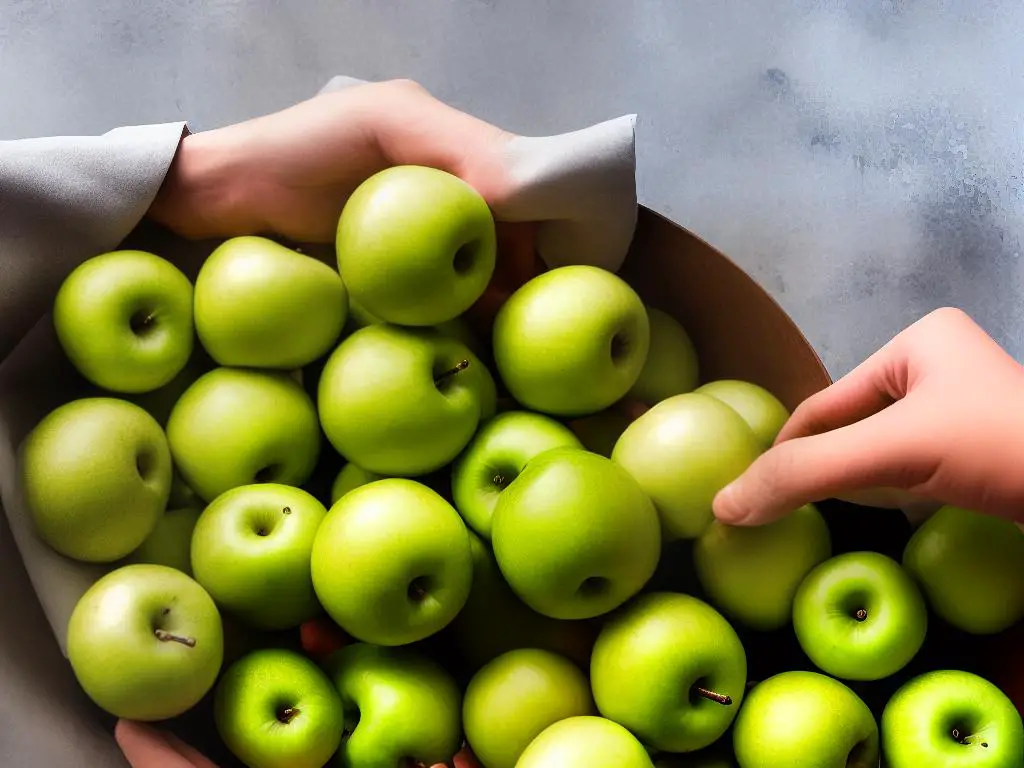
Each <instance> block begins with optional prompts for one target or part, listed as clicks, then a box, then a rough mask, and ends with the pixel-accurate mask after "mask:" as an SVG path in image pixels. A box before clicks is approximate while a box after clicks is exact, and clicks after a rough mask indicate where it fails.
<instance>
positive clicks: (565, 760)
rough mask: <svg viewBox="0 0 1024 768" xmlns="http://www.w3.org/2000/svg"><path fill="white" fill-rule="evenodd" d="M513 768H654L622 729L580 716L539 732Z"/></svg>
mask: <svg viewBox="0 0 1024 768" xmlns="http://www.w3.org/2000/svg"><path fill="white" fill-rule="evenodd" d="M516 768H653V764H652V763H651V757H650V755H648V754H647V750H646V749H644V745H643V744H641V743H640V742H639V741H637V739H636V737H635V736H634V735H633V734H631V733H630V732H629V731H627V730H626V729H625V728H623V727H622V726H621V725H619V724H618V723H613V722H612V721H611V720H606V719H604V718H603V717H595V716H593V715H580V716H577V717H567V718H565V719H564V720H559V721H558V722H557V723H554V724H552V725H549V726H548V727H547V728H545V729H544V730H543V731H541V732H540V735H538V736H537V738H535V739H534V740H533V741H531V742H530V745H529V746H528V747H527V748H526V749H525V750H524V751H523V754H522V756H521V757H520V758H519V762H518V763H516Z"/></svg>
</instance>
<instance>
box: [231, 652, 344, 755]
mask: <svg viewBox="0 0 1024 768" xmlns="http://www.w3.org/2000/svg"><path fill="white" fill-rule="evenodd" d="M214 722H215V724H216V727H217V733H218V734H219V735H220V737H221V739H222V740H223V742H224V745H225V746H226V747H227V748H228V749H230V750H231V752H232V753H233V754H234V755H235V757H237V758H238V759H239V760H241V761H242V762H243V763H245V764H246V765H247V766H249V767H250V768H323V765H324V764H325V763H327V761H328V760H330V759H331V755H333V754H334V753H335V751H336V750H337V749H338V746H339V745H340V744H341V736H342V723H343V720H342V708H341V697H340V696H339V695H338V691H337V690H336V689H335V687H334V685H333V683H332V682H331V680H330V679H329V678H328V677H327V675H326V674H324V672H323V671H322V670H321V669H320V668H319V667H318V666H317V665H316V664H314V663H313V662H312V661H310V660H309V659H307V658H306V657H305V656H302V655H300V654H298V653H296V652H294V651H290V650H286V649H284V648H265V649H260V650H256V651H252V652H250V653H248V654H246V655H245V656H243V657H242V658H240V659H238V661H236V662H234V663H233V664H232V665H231V666H230V667H228V668H227V670H226V671H225V672H224V675H223V676H222V677H221V679H220V682H219V683H217V690H216V694H215V697H214Z"/></svg>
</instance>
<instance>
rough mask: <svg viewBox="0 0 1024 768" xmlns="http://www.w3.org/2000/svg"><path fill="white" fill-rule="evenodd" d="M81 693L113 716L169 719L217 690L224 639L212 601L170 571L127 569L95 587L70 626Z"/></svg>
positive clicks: (70, 644) (195, 585)
mask: <svg viewBox="0 0 1024 768" xmlns="http://www.w3.org/2000/svg"><path fill="white" fill-rule="evenodd" d="M67 653H68V660H69V661H70V662H71V668H72V670H74V673H75V677H76V678H77V680H78V683H79V685H81V687H82V690H84V691H85V693H86V694H87V695H88V696H89V698H91V699H92V700H93V702H95V703H96V705H97V706H99V707H100V708H102V709H104V710H106V711H107V712H109V713H110V714H112V715H114V716H115V717H123V718H126V719H128V720H142V721H152V720H165V719H167V718H170V717H176V716H178V715H180V714H183V713H184V712H186V711H188V710H189V709H191V708H192V707H193V706H195V705H196V704H197V703H198V702H199V700H200V699H202V698H203V697H204V696H205V695H206V694H207V692H208V691H209V690H210V689H211V688H212V687H213V684H214V681H215V680H216V679H217V675H218V673H219V672H220V667H221V662H222V660H223V658H224V632H223V628H222V626H221V620H220V614H219V613H218V612H217V606H216V605H215V604H214V602H213V599H212V598H211V597H210V596H209V595H208V594H207V593H206V590H204V589H203V588H202V587H201V586H199V584H198V583H196V582H195V581H193V580H192V579H191V578H189V577H188V576H186V575H185V574H184V573H182V572H181V571H178V570H175V569H174V568H168V567H167V566H165V565H125V566H122V567H121V568H117V569H116V570H113V571H111V572H110V573H108V574H106V575H105V576H103V577H102V578H100V579H99V580H98V581H96V582H95V583H94V584H93V585H92V586H91V587H90V588H89V589H88V590H87V591H86V592H85V594H84V595H82V597H81V598H80V599H79V600H78V603H77V604H76V605H75V609H74V611H73V612H72V614H71V619H70V621H69V622H68V633H67Z"/></svg>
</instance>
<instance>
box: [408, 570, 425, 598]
mask: <svg viewBox="0 0 1024 768" xmlns="http://www.w3.org/2000/svg"><path fill="white" fill-rule="evenodd" d="M407 592H408V594H409V599H410V600H412V601H413V602H415V603H418V602H420V601H422V600H423V599H424V598H425V597H426V596H427V579H426V577H425V576H417V577H416V578H415V579H413V580H412V581H410V582H409V588H408V590H407Z"/></svg>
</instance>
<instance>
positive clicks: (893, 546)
mask: <svg viewBox="0 0 1024 768" xmlns="http://www.w3.org/2000/svg"><path fill="white" fill-rule="evenodd" d="M125 245H126V246H132V247H141V248H147V249H152V250H154V251H156V252H159V253H161V254H164V255H165V256H167V257H168V258H172V259H174V260H176V261H177V262H178V263H179V264H180V265H181V266H182V267H183V269H185V271H186V272H187V273H189V274H190V275H192V276H194V275H195V272H196V270H197V269H198V266H199V264H201V262H202V259H203V258H204V257H205V255H206V254H208V253H209V251H210V250H212V248H213V247H214V246H215V245H216V244H215V243H209V242H205V243H187V242H184V241H181V240H177V239H169V238H168V236H167V233H165V232H163V231H161V230H157V229H154V228H151V227H148V226H143V227H142V228H140V229H139V230H137V231H136V232H135V233H133V235H132V236H131V237H130V238H129V240H128V241H127V242H126V243H125ZM309 250H310V251H311V252H319V254H320V255H322V256H324V257H325V258H330V249H326V251H325V250H324V249H323V248H319V249H318V248H312V249H309ZM620 274H621V275H622V276H623V277H624V278H626V279H627V280H628V281H629V282H630V283H631V284H632V285H633V286H634V287H635V288H636V289H637V290H638V292H639V293H640V294H641V296H642V297H643V298H644V300H645V301H647V302H648V303H650V304H651V305H653V306H656V307H659V308H661V309H663V310H665V311H667V312H669V313H671V314H673V315H674V316H676V317H677V318H678V319H679V320H680V321H681V322H682V324H683V325H684V327H685V328H686V329H687V330H688V331H689V333H690V334H691V336H692V338H693V340H694V342H695V345H696V347H697V350H698V354H699V356H700V364H701V378H702V380H703V381H708V380H711V379H717V378H740V379H746V380H749V381H752V382H755V383H757V384H760V385H762V386H764V387H766V388H768V389H769V390H771V391H772V392H774V393H775V394H776V395H777V396H778V397H779V398H780V399H781V400H782V401H783V403H784V404H785V405H786V406H787V407H788V408H789V409H791V410H792V409H793V408H795V407H796V406H797V405H798V404H799V403H800V402H801V401H802V400H804V399H805V398H806V397H807V396H809V395H811V394H813V393H814V392H816V391H818V390H820V389H822V388H824V387H826V386H828V385H829V383H830V380H829V376H828V373H827V371H826V369H825V368H824V366H823V365H822V363H821V361H820V360H819V358H818V356H817V355H816V353H815V351H814V350H813V349H812V348H811V346H810V344H809V343H808V341H807V340H806V338H805V337H804V336H803V334H802V333H801V332H800V330H799V329H798V328H797V327H796V325H795V324H794V323H793V322H792V320H791V319H790V318H789V317H788V316H787V315H786V313H785V312H784V311H783V310H782V309H781V308H780V306H779V305H778V304H777V303H776V302H775V301H774V300H773V299H772V298H771V297H770V296H769V295H768V294H767V293H766V292H765V291H764V290H763V289H762V288H761V287H760V286H758V285H757V283H756V282H755V281H754V280H752V279H751V278H750V277H749V276H748V275H747V274H746V273H745V272H743V270H741V269H740V268H739V267H737V266H736V265H735V264H734V263H733V262H731V261H730V260H729V259H728V258H727V257H725V256H724V255H723V254H721V253H719V252H718V251H716V250H715V249H713V248H712V247H710V246H709V245H708V244H707V243H705V242H704V241H702V240H701V239H699V238H698V237H697V236H695V235H694V234H692V233H690V232H687V231H686V230H684V229H682V228H680V227H679V226H677V225H675V224H673V223H672V222H670V221H669V220H667V219H666V218H664V217H662V216H659V215H657V214H655V213H654V212H652V211H650V210H647V209H644V208H641V211H640V216H639V222H638V227H637V231H636V235H635V238H634V242H633V245H632V248H631V250H630V255H629V257H628V259H627V261H626V264H625V266H624V267H623V269H622V270H621V272H620ZM15 357H18V358H19V361H18V366H17V375H15V376H13V377H9V378H8V379H7V380H6V381H4V382H2V384H0V397H2V398H5V399H6V398H16V400H17V405H18V407H17V408H16V410H18V411H19V412H20V416H19V418H18V419H17V423H16V424H15V425H14V429H15V430H16V431H17V432H20V434H21V435H23V434H25V433H27V432H28V430H29V429H31V427H32V426H33V425H34V424H35V422H36V421H37V420H38V419H39V418H41V417H42V416H43V415H44V414H45V413H46V412H47V411H49V410H50V409H52V408H53V407H55V406H56V405H58V404H59V403H60V402H63V401H64V400H66V399H68V398H69V397H71V396H73V395H76V394H81V393H82V392H83V391H86V390H83V389H82V388H81V381H80V380H79V379H78V378H77V376H76V375H75V374H74V372H73V370H72V369H71V368H70V365H69V364H68V363H67V361H66V360H65V359H64V358H63V356H62V354H61V352H60V349H59V346H58V345H57V343H56V339H55V337H54V335H53V332H52V328H51V327H50V325H49V323H48V322H47V321H45V319H44V322H41V323H40V324H39V326H38V327H37V328H36V329H35V331H34V332H33V334H32V336H31V338H30V339H29V340H28V342H27V344H24V345H22V348H19V350H18V351H17V352H16V353H15ZM8 402H9V401H8ZM15 498H17V494H15ZM821 509H822V511H823V513H824V514H825V515H826V517H827V519H828V521H829V524H830V526H831V529H832V532H833V537H834V549H835V551H836V552H840V551H849V550H854V549H858V548H863V547H871V548H874V549H879V550H881V551H884V552H887V553H889V554H891V555H893V556H895V557H898V556H899V553H900V552H901V551H902V546H903V543H904V542H905V541H906V538H907V537H908V536H909V533H910V530H911V528H910V525H909V523H908V521H907V520H906V518H905V517H904V516H903V515H902V513H900V512H898V511H891V510H873V509H865V508H859V507H854V506H853V505H849V504H845V503H841V502H837V501H826V502H823V503H822V504H821ZM18 511H20V510H8V512H18ZM14 527H15V528H16V527H17V526H14ZM16 533H20V536H19V543H21V544H25V542H26V541H27V539H26V538H25V537H26V536H27V535H29V534H27V533H26V532H25V530H24V529H23V530H21V531H18V530H16ZM53 562H54V563H55V564H57V563H58V562H59V559H58V558H57V557H56V556H54V558H53ZM55 567H58V566H56V565H55ZM20 583H22V584H24V585H25V586H26V588H27V582H26V581H25V580H24V578H23V577H22V578H21V581H20ZM74 599H75V598H74V595H73V594H72V595H69V596H65V597H63V598H60V599H53V598H51V599H50V600H49V601H44V608H45V609H46V613H47V615H48V617H49V619H50V621H51V622H59V621H60V617H61V616H62V614H63V613H64V612H67V611H69V610H70V608H69V606H70V605H73V602H74ZM10 604H11V603H9V602H8V603H6V604H5V608H4V610H5V611H6V610H7V606H8V605H10ZM6 624H7V626H5V627H4V629H5V630H6V631H23V632H25V633H26V635H25V638H24V642H22V643H20V644H19V647H20V648H21V650H20V653H22V654H23V658H25V659H28V658H29V656H37V655H38V654H42V655H43V656H45V657H46V658H47V659H48V662H47V663H48V664H49V665H53V664H66V661H65V660H64V659H63V658H62V657H61V656H60V655H59V654H58V653H55V652H54V648H53V642H52V640H53V638H52V636H46V633H47V632H48V630H49V626H48V625H47V624H46V622H43V621H41V620H40V616H39V615H38V611H37V610H36V607H35V606H32V607H31V615H30V616H27V618H26V620H25V621H24V622H19V623H16V622H13V621H11V620H10V618H9V617H8V620H7V622H6ZM29 633H31V634H29ZM58 634H60V633H59V632H58ZM743 639H744V642H745V643H746V644H747V647H748V654H749V656H750V659H751V664H750V679H751V680H757V679H762V678H763V677H764V676H767V675H769V674H772V673H773V671H778V670H779V669H780V668H782V667H790V668H792V667H807V665H808V662H807V661H806V660H805V659H803V657H802V656H801V654H800V652H799V649H798V648H796V646H795V641H794V640H793V638H792V637H791V633H790V632H779V633H773V634H771V635H756V634H753V633H749V632H747V633H743ZM274 642H280V643H283V644H288V645H291V646H293V647H297V646H298V633H297V632H295V633H282V634H281V635H278V636H275V638H274ZM1013 642H1015V643H1016V648H1017V649H1018V651H1017V652H1016V655H1015V658H1013V659H1011V658H1010V651H1009V650H1008V649H1009V648H1011V647H1014V646H1013V645H1012V643H1008V642H1007V640H1006V638H1002V639H997V640H994V639H992V638H971V637H967V636H963V635H962V634H960V633H958V632H955V631H953V630H951V629H949V628H947V627H943V626H940V625H938V623H937V622H935V623H933V625H932V628H931V630H930V635H929V640H928V643H927V645H926V647H925V649H923V651H922V653H921V654H919V657H918V658H917V659H915V661H914V662H912V663H911V665H910V667H909V668H908V669H907V670H905V671H904V672H903V673H901V674H900V675H897V676H896V677H894V678H892V679H890V680H887V681H883V682H881V683H877V684H869V685H855V686H854V687H855V688H856V689H857V691H858V692H859V693H860V694H861V695H862V696H863V697H864V698H865V700H866V701H868V703H869V705H870V706H872V708H873V709H874V710H875V712H876V715H877V714H880V712H881V707H882V706H883V705H884V703H885V701H886V699H887V697H888V696H889V695H890V694H891V693H892V691H893V690H895V686H896V685H898V684H899V683H900V682H902V681H903V680H905V679H906V678H907V676H908V675H911V674H913V673H915V672H918V671H922V670H923V669H924V668H926V667H927V666H929V665H931V666H946V665H950V666H959V667H961V668H965V669H972V670H975V671H978V672H979V673H981V674H984V675H986V676H987V677H990V678H991V679H997V680H1008V677H1006V676H1005V674H1006V670H1007V669H1008V668H1009V667H1010V666H1011V661H1013V662H1016V661H1017V660H1019V659H1020V654H1019V647H1020V642H1021V640H1020V638H1019V636H1018V638H1017V639H1016V640H1014V641H1013ZM1000 648H1004V649H1006V650H999V649H1000ZM1017 668H1018V678H1019V677H1020V675H1019V668H1020V665H1019V663H1018V664H1017ZM54 676H55V677H54ZM47 678H54V679H57V682H54V679H46V680H44V679H43V677H42V676H40V677H38V678H37V680H36V682H34V683H33V682H31V681H30V683H29V684H30V685H31V686H32V688H33V690H32V691H31V694H32V696H33V697H34V698H36V699H39V700H42V701H44V702H46V707H48V708H49V711H51V712H53V713H55V716H56V715H57V714H61V716H62V717H63V718H65V719H66V718H68V717H70V718H86V719H89V720H90V721H91V722H89V723H81V724H80V725H82V726H83V727H82V728H75V729H73V731H75V732H78V731H81V733H82V734H92V735H91V736H81V737H80V738H83V739H86V740H87V738H94V737H95V733H96V731H97V727H98V728H100V729H106V730H107V732H109V730H110V728H111V726H112V720H111V718H110V717H109V716H107V715H105V714H103V713H101V712H99V711H98V710H96V709H95V708H94V707H92V706H91V705H90V704H89V703H88V702H87V701H84V700H83V699H84V697H83V696H82V695H81V693H80V691H77V690H76V689H75V686H74V685H73V684H69V683H68V670H60V671H58V672H56V673H53V671H52V670H51V673H50V674H48V675H47ZM3 695H5V696H6V695H9V693H8V692H5V693H4V694H3ZM1017 696H1018V701H1019V697H1020V691H1019V688H1018V691H1017ZM68 713H71V714H70V715H69V714H68ZM56 719H58V720H59V719H60V718H56ZM165 725H166V726H168V727H170V728H171V729H172V730H174V731H176V732H177V733H178V734H179V735H181V736H182V738H184V739H186V740H187V741H189V742H191V743H193V744H194V745H195V746H197V747H199V748H200V749H202V750H203V751H205V752H206V754H208V755H209V756H210V757H211V758H212V759H213V760H215V761H217V762H218V764H219V765H221V766H224V767H225V768H226V767H227V766H229V765H237V764H238V763H237V761H235V760H234V759H233V758H232V757H231V756H230V755H229V754H227V752H226V750H224V748H223V747H222V745H220V744H219V742H218V740H217V738H216V735H215V732H214V730H213V725H212V719H211V718H210V714H209V700H206V701H204V702H203V703H201V704H200V705H199V706H198V707H197V708H196V709H195V710H193V711H192V712H189V713H187V714H186V715H184V716H182V717H180V718H178V719H177V720H175V721H174V722H171V723H167V724H165ZM55 727H57V728H62V727H63V726H61V725H60V724H59V723H56V724H55ZM73 736H74V734H73V733H72V732H70V731H69V732H68V734H67V736H66V737H68V738H70V737H73ZM0 738H2V737H0ZM101 738H102V737H101ZM83 743H85V742H83ZM44 746H45V745H43V744H42V743H41V744H40V755H43V754H44V753H45V749H44ZM18 758H19V760H20V762H17V761H16V762H14V763H13V764H14V765H22V764H24V765H33V766H38V768H48V763H47V762H45V760H44V759H43V758H42V757H39V758H38V759H36V758H35V757H33V756H31V755H19V756H18ZM83 764H86V763H83ZM88 764H90V765H100V764H99V763H95V762H90V763H88ZM103 764H104V765H105V764H106V763H103Z"/></svg>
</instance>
